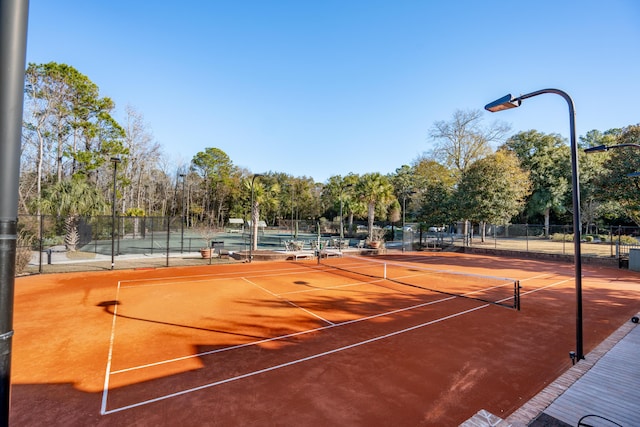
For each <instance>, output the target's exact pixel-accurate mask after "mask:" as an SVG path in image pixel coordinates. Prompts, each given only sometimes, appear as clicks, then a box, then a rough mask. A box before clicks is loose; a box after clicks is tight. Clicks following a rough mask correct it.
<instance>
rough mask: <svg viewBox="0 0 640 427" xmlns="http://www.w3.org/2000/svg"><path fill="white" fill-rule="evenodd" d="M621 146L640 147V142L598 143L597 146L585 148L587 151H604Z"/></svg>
mask: <svg viewBox="0 0 640 427" xmlns="http://www.w3.org/2000/svg"><path fill="white" fill-rule="evenodd" d="M620 147H634V148H640V144H617V145H598V146H596V147H590V148H585V149H584V152H585V153H602V152H604V151H609V150H611V149H614V148H620Z"/></svg>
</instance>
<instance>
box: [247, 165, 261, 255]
mask: <svg viewBox="0 0 640 427" xmlns="http://www.w3.org/2000/svg"><path fill="white" fill-rule="evenodd" d="M259 176H263V175H261V174H259V173H257V174H255V175H253V178H251V207H250V208H249V210H250V212H251V214H250V215H251V230H250V231H249V237H250V240H251V242H250V243H249V262H251V261H253V245H254V239H255V245H256V249H258V239H257V237H258V236H257V235H256V233H254V231H253V230H255V229H256V228H257V226H256V224H257V221H256V218H254V215H253V214H254V208H253V184H254V181H255V180H256V178H257V177H259ZM256 216H257V215H256Z"/></svg>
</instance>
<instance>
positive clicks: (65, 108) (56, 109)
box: [22, 62, 126, 209]
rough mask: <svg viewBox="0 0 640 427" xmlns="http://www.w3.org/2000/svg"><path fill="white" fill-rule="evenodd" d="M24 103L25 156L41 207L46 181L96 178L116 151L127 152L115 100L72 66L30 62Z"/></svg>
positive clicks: (118, 152) (120, 153) (117, 153)
mask: <svg viewBox="0 0 640 427" xmlns="http://www.w3.org/2000/svg"><path fill="white" fill-rule="evenodd" d="M25 107H26V108H25V113H24V125H23V129H24V132H23V159H29V160H30V161H28V162H24V161H23V163H22V164H23V165H26V167H30V165H34V166H33V167H34V171H33V172H34V173H33V174H30V176H31V177H32V179H33V180H34V181H35V185H33V188H35V195H34V196H33V197H34V198H35V199H36V203H34V205H35V206H36V207H37V206H39V203H37V200H38V199H39V198H40V195H41V190H42V184H43V183H44V182H45V181H49V182H54V181H55V182H60V181H62V180H63V179H65V178H66V177H68V176H70V175H72V174H82V175H86V176H87V177H89V179H90V181H92V182H94V183H96V182H97V171H98V170H99V169H100V168H101V167H108V166H109V163H108V161H109V159H110V157H111V156H115V155H126V149H125V148H124V147H123V145H122V139H123V137H124V131H123V129H122V128H121V127H120V126H119V125H118V123H117V122H116V121H115V120H114V119H113V117H112V116H111V111H113V109H114V103H113V101H112V100H111V99H109V98H101V97H100V96H99V91H98V86H96V85H95V84H94V83H93V82H91V80H89V78H88V77H87V76H85V75H83V74H81V73H80V72H78V71H77V70H76V69H75V68H73V67H71V66H68V65H66V64H57V63H55V62H50V63H47V64H40V65H36V64H29V66H28V68H27V70H26V73H25ZM105 164H106V166H105ZM23 188H24V187H23ZM23 196H24V197H25V198H27V197H29V195H28V194H24V195H23ZM27 204H28V203H27V202H24V203H23V205H25V206H26V205H27ZM36 209H37V208H36Z"/></svg>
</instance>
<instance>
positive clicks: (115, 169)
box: [111, 157, 122, 270]
mask: <svg viewBox="0 0 640 427" xmlns="http://www.w3.org/2000/svg"><path fill="white" fill-rule="evenodd" d="M111 161H112V162H113V203H112V204H111V269H112V270H113V269H114V268H115V243H116V175H117V173H118V163H120V162H121V161H122V160H120V157H112V158H111Z"/></svg>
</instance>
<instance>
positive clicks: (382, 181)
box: [356, 172, 395, 239]
mask: <svg viewBox="0 0 640 427" xmlns="http://www.w3.org/2000/svg"><path fill="white" fill-rule="evenodd" d="M356 192H357V194H358V196H359V198H360V200H361V201H362V202H363V203H364V204H366V206H367V225H368V228H367V231H368V233H369V238H370V239H371V238H372V237H373V223H374V220H375V216H376V208H378V209H380V210H382V211H383V212H386V210H387V207H388V206H389V205H390V204H391V203H392V202H393V201H394V200H395V196H394V195H393V186H392V185H391V182H389V179H388V178H387V177H386V176H383V175H381V174H380V173H378V172H375V173H368V174H364V175H362V177H361V178H360V180H359V181H358V184H357V186H356Z"/></svg>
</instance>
